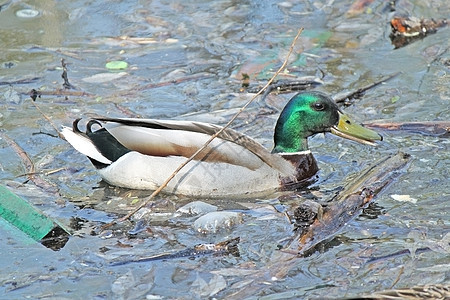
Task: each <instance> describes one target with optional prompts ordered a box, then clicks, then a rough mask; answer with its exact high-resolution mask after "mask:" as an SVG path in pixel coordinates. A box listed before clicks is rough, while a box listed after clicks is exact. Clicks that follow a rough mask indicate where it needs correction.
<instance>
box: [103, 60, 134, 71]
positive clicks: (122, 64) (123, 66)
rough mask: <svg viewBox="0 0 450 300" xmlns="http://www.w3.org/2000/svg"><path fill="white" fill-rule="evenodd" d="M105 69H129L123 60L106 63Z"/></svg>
mask: <svg viewBox="0 0 450 300" xmlns="http://www.w3.org/2000/svg"><path fill="white" fill-rule="evenodd" d="M105 67H106V68H107V69H108V70H124V69H126V68H128V63H127V62H126V61H123V60H113V61H110V62H108V63H106V65H105Z"/></svg>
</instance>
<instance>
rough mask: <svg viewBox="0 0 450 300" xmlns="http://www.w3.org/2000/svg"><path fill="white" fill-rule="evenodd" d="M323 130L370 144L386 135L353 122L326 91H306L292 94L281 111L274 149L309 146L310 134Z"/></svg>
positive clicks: (284, 150)
mask: <svg viewBox="0 0 450 300" xmlns="http://www.w3.org/2000/svg"><path fill="white" fill-rule="evenodd" d="M321 132H331V133H333V134H336V135H338V136H341V137H344V138H347V139H351V140H354V141H357V142H360V143H364V144H369V145H375V141H381V140H382V139H383V138H382V136H381V135H379V134H378V133H376V132H375V131H373V130H370V129H367V128H364V127H363V126H361V125H359V124H357V123H355V122H353V121H352V120H351V119H350V118H349V117H348V116H347V115H345V114H344V113H343V112H342V111H341V110H340V109H339V108H338V107H337V105H336V103H335V102H334V101H333V100H331V99H330V98H329V97H328V96H326V95H325V94H323V93H319V92H302V93H299V94H297V95H295V96H294V97H292V99H291V100H290V101H289V102H288V104H287V105H286V106H285V107H284V109H283V111H282V112H281V115H280V117H279V118H278V122H277V125H276V127H275V134H274V142H275V147H274V149H273V150H272V152H276V153H281V152H299V151H304V150H307V149H308V142H307V138H308V137H309V136H312V135H314V134H316V133H321Z"/></svg>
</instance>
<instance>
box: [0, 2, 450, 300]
mask: <svg viewBox="0 0 450 300" xmlns="http://www.w3.org/2000/svg"><path fill="white" fill-rule="evenodd" d="M351 4H352V3H351V1H338V2H336V1H329V2H325V1H315V2H314V1H311V2H309V1H284V2H276V1H244V2H239V1H213V2H211V1H189V2H182V3H179V2H175V1H139V2H135V1H108V2H98V3H96V2H92V1H49V0H48V1H28V2H18V1H11V2H8V1H3V2H0V6H1V10H0V44H1V46H2V51H1V52H0V82H1V85H0V99H1V100H0V124H1V130H2V132H3V133H4V134H6V135H7V136H9V137H10V138H11V139H13V140H14V141H15V142H16V143H17V144H18V145H20V146H21V147H22V148H23V149H24V150H25V152H26V153H27V154H28V155H29V157H30V158H31V159H32V161H33V162H34V163H35V165H36V167H37V169H38V170H39V171H42V172H48V171H52V170H56V169H59V168H64V169H63V170H60V171H58V172H55V173H51V174H49V175H44V176H43V178H44V179H45V180H46V181H48V182H49V183H51V184H53V185H54V186H56V187H57V188H58V191H59V193H53V192H50V191H48V190H43V189H41V188H39V187H36V186H35V185H34V184H33V183H30V182H26V183H24V182H25V181H26V177H25V176H24V173H25V172H26V170H25V168H24V166H23V162H22V160H21V159H20V158H19V157H18V156H17V155H16V152H15V151H14V150H13V149H12V148H11V147H10V146H8V144H7V143H6V142H5V141H4V140H2V139H0V158H1V159H0V169H1V173H0V182H1V183H2V184H4V185H7V186H9V187H11V188H12V189H13V190H14V192H15V193H17V194H18V195H21V196H23V197H24V198H26V199H27V200H29V201H30V202H31V203H33V204H34V205H35V206H37V207H38V208H40V209H41V210H43V211H44V212H45V213H47V214H48V215H49V216H51V217H53V218H56V219H58V220H60V222H61V223H62V224H64V225H66V226H67V227H69V228H71V229H72V230H73V232H74V235H73V236H72V237H71V238H70V240H69V242H68V243H67V245H66V246H65V247H64V248H63V249H62V250H60V251H58V252H53V251H51V250H49V249H47V248H45V247H43V246H42V245H40V244H36V243H34V242H33V241H30V240H27V239H26V238H25V237H24V236H22V235H21V233H20V232H17V231H15V230H13V229H12V228H10V227H8V226H7V225H6V224H3V223H0V224H2V225H1V227H0V228H1V237H0V243H1V246H0V249H1V256H0V257H1V258H0V269H1V272H0V286H1V295H2V296H0V297H1V298H9V299H11V298H24V297H30V298H50V299H53V298H55V299H56V298H58V299H61V298H62V297H66V298H70V299H81V298H89V299H103V298H106V299H110V298H117V299H122V298H123V299H142V298H145V296H146V295H151V296H155V297H163V298H186V299H187V298H207V297H210V296H214V297H217V298H222V297H226V296H228V297H229V296H230V295H232V293H234V292H235V291H237V290H240V289H241V288H242V287H245V284H246V279H247V278H248V277H247V275H248V274H251V273H252V272H256V271H261V270H264V268H265V266H266V265H267V264H268V263H269V262H270V261H271V257H273V254H274V253H275V252H276V251H277V250H276V249H277V245H279V244H283V240H284V239H285V238H288V237H290V236H292V226H291V224H289V222H288V221H287V219H286V218H285V216H284V214H283V213H282V212H280V211H283V209H289V207H290V205H293V204H295V203H296V202H298V201H299V199H298V198H294V199H291V200H286V199H284V200H279V199H282V198H278V196H279V194H276V195H268V196H267V197H265V198H258V199H246V200H239V201H238V200H235V199H223V200H214V199H210V200H208V199H205V201H206V202H208V203H210V204H213V205H216V206H218V208H219V209H220V210H233V211H238V212H242V213H243V214H244V218H243V223H242V224H236V225H234V226H232V227H231V228H229V229H224V230H221V231H219V232H217V233H214V234H206V235H205V234H199V233H197V232H195V231H194V230H193V228H192V226H191V224H192V223H193V222H194V220H195V219H196V218H195V217H186V216H180V215H178V214H176V213H175V212H176V209H177V208H179V207H180V206H182V205H184V204H186V203H188V202H190V201H192V199H187V198H183V197H175V196H170V197H168V196H164V195H162V196H159V197H158V199H157V206H156V208H155V213H154V214H152V215H151V217H150V218H149V224H147V225H148V226H147V227H146V229H145V230H144V231H141V232H139V233H137V234H135V235H129V234H127V232H128V230H130V229H132V228H133V224H131V223H126V224H123V225H120V226H116V227H114V228H113V229H111V230H106V231H100V230H98V228H99V225H101V224H102V223H105V222H109V221H111V220H113V219H114V218H116V217H117V216H118V215H117V214H119V215H121V214H123V213H124V212H126V211H128V210H129V209H130V207H132V206H133V205H136V203H138V202H139V199H141V198H143V197H144V196H146V195H147V194H148V193H147V192H142V191H141V192H139V191H129V190H123V189H118V188H113V187H109V186H107V185H105V184H104V183H101V182H100V178H99V176H98V175H97V174H96V172H95V170H94V169H93V167H92V166H91V165H90V163H89V161H88V160H87V159H86V158H85V157H83V156H82V155H81V154H79V153H78V152H76V151H74V150H73V149H72V148H71V147H70V146H69V145H68V144H67V143H65V142H64V141H63V140H61V139H59V138H57V137H55V134H56V133H55V131H54V130H53V128H52V127H51V126H50V125H49V123H48V121H46V120H45V119H44V118H43V117H42V116H41V115H40V114H39V112H38V111H37V109H36V108H35V107H34V105H33V104H32V103H31V100H30V98H29V97H28V96H27V95H26V93H28V92H29V91H30V90H31V89H39V90H42V91H54V90H56V89H59V88H62V79H61V73H62V69H61V62H60V61H61V58H64V59H65V61H66V62H67V63H68V76H69V81H70V83H71V84H73V85H74V86H76V87H77V88H78V90H77V91H84V92H87V93H89V94H90V95H89V96H85V97H79V96H69V97H67V98H65V97H57V96H43V97H42V98H38V99H37V105H39V107H40V108H41V110H42V111H43V112H44V113H45V114H46V115H47V116H49V117H50V118H51V119H52V121H53V122H54V123H55V124H56V125H57V126H61V125H70V124H71V122H72V120H73V119H75V118H77V117H80V116H88V115H89V114H102V115H105V114H106V115H110V116H143V117H149V118H187V117H189V118H191V119H197V120H202V121H208V122H211V123H218V124H223V123H225V122H226V121H227V120H228V119H229V118H230V117H231V115H232V114H233V112H234V111H235V110H234V109H236V108H239V107H240V106H242V105H243V104H244V103H245V101H246V100H248V99H249V96H248V95H246V94H242V93H239V89H240V87H241V81H240V77H239V76H240V74H241V73H245V72H248V73H251V72H252V71H255V72H256V71H258V73H257V74H255V75H254V76H253V74H251V75H252V80H253V82H254V81H255V78H257V79H259V80H264V79H267V78H269V77H270V76H271V75H272V74H273V71H274V70H276V69H277V68H278V67H279V66H280V65H281V63H282V61H283V59H284V57H285V55H286V53H287V50H288V48H289V45H290V43H291V41H292V39H293V37H294V36H295V34H296V32H297V29H298V27H301V26H303V27H305V32H304V33H303V35H302V37H301V39H300V40H299V42H298V46H297V49H296V50H295V51H294V52H295V53H294V55H293V57H292V59H291V62H290V64H289V66H288V73H286V74H285V75H284V76H285V78H295V76H306V75H309V76H318V77H320V78H322V80H323V82H324V84H323V85H322V86H320V87H318V88H317V89H318V90H321V91H325V92H327V93H329V94H331V95H333V94H338V93H340V92H343V91H351V90H354V89H357V88H359V87H362V86H365V85H367V84H369V83H371V82H374V81H376V80H378V79H380V78H382V77H384V76H386V75H388V74H392V73H395V72H398V71H401V72H402V73H401V74H400V75H398V76H397V77H395V78H394V79H393V80H391V81H389V82H387V83H386V84H383V85H381V86H378V87H376V88H373V89H370V90H369V91H368V92H367V93H366V94H365V96H364V97H363V99H361V100H357V102H356V103H355V104H354V105H352V106H350V107H348V108H346V111H347V112H349V113H351V114H353V115H354V116H356V118H357V119H358V120H360V121H364V122H366V121H373V120H380V121H384V122H391V121H396V122H407V121H408V122H409V121H439V120H440V121H442V120H447V121H448V120H449V100H450V91H449V86H450V80H449V78H450V77H449V75H448V73H449V71H450V69H449V64H450V63H449V62H450V52H449V46H450V44H449V40H450V39H449V37H450V35H449V31H448V29H446V28H444V29H441V30H440V31H438V32H437V33H436V34H433V35H430V36H428V37H426V38H425V39H423V40H420V41H418V42H416V43H414V44H411V45H409V46H407V47H404V48H400V49H398V50H395V51H394V50H393V46H392V45H391V44H390V41H389V38H388V35H389V25H388V22H389V19H390V18H391V17H392V16H393V14H394V13H392V12H390V11H389V9H388V8H387V7H386V5H387V4H386V3H385V1H375V2H374V3H372V4H371V5H370V6H369V7H368V8H366V9H364V11H363V12H361V13H358V14H356V15H354V16H350V15H349V14H348V13H347V12H348V10H349V8H350V5H351ZM22 9H32V10H34V11H37V12H39V15H38V16H37V17H34V18H23V17H18V16H17V12H18V11H20V10H22ZM397 12H398V13H406V12H407V13H409V14H414V15H415V16H418V17H425V18H435V19H440V18H445V17H448V16H449V15H450V5H449V4H448V3H446V1H425V2H423V1H401V3H399V4H398V5H397ZM301 51H303V55H299V53H300V52H301ZM111 60H124V61H127V62H128V64H129V68H128V69H127V70H125V71H123V72H125V73H123V74H122V73H120V74H119V72H112V71H108V70H107V69H106V68H105V63H106V62H108V61H111ZM98 74H100V75H98ZM111 74H112V76H115V77H117V78H116V79H112V78H111V77H108V76H111ZM96 76H97V77H96ZM99 78H100V79H101V80H100V79H99ZM8 82H9V83H10V84H8ZM262 82H263V83H264V81H262ZM289 97H290V95H270V96H269V97H268V99H267V102H268V103H269V104H270V105H271V107H277V108H280V107H282V106H283V105H284V103H286V101H287V100H288V99H289ZM261 109H266V107H265V105H264V103H259V104H254V105H252V107H251V108H250V109H249V110H248V112H247V113H246V114H245V116H243V117H240V118H239V119H238V121H237V122H236V124H235V127H236V128H238V129H239V130H240V131H243V132H245V133H247V134H249V135H251V136H253V137H255V138H257V139H258V140H259V141H261V142H262V143H263V144H264V145H266V146H267V147H270V146H271V132H272V128H273V126H274V122H275V120H276V117H277V113H276V112H275V113H271V114H264V115H259V117H258V118H256V119H255V114H256V113H257V112H258V110H261ZM213 112H217V113H213ZM248 120H252V121H251V122H249V123H248V124H246V123H245V122H246V121H248ZM383 135H384V136H385V141H384V142H383V143H382V145H381V146H379V147H377V148H370V147H367V146H362V145H359V144H355V143H352V142H349V141H344V140H341V139H338V138H335V137H332V136H329V135H327V136H325V137H324V136H323V135H320V136H316V137H314V138H313V139H312V140H311V142H310V147H311V149H312V151H313V152H314V154H315V156H316V158H317V159H318V161H319V163H320V166H321V173H320V174H321V180H320V182H319V183H318V184H316V186H315V187H316V188H317V190H316V191H314V193H315V195H317V196H318V197H321V196H323V197H324V198H325V197H326V195H327V194H329V193H333V192H334V190H335V189H336V188H338V187H340V186H342V184H343V183H344V182H346V181H348V180H350V179H351V178H352V176H354V175H355V174H357V173H358V172H359V171H360V170H361V169H362V168H364V167H365V166H367V165H368V164H370V163H373V162H374V161H376V160H377V159H379V158H381V157H383V156H385V155H387V154H389V153H394V152H396V151H397V150H398V149H401V150H403V151H405V152H408V153H410V154H411V155H412V156H413V160H412V163H411V164H410V165H409V166H408V168H407V170H406V172H405V174H403V175H402V177H401V179H400V180H399V181H397V182H395V183H394V184H392V185H391V186H389V188H388V189H387V190H386V191H385V192H384V193H383V194H382V195H380V196H379V197H377V199H376V200H375V204H374V205H373V206H371V209H368V210H366V211H365V213H364V214H363V215H361V216H360V217H358V218H357V219H356V220H354V221H352V222H350V223H349V224H347V226H345V227H344V229H343V230H342V231H341V232H340V233H339V235H338V236H337V237H336V238H335V239H333V240H332V241H330V242H329V243H328V244H327V245H326V247H325V249H324V251H322V252H316V253H314V254H312V255H311V256H309V257H307V258H299V259H297V260H295V264H296V265H295V266H294V267H292V269H291V270H290V271H289V273H288V275H287V276H286V277H285V278H283V279H281V280H278V281H273V280H271V278H262V279H261V280H260V282H259V284H260V286H261V288H260V289H258V292H257V293H256V294H255V295H254V296H255V297H262V298H263V299H266V298H267V299H269V298H270V299H279V298H289V297H291V298H314V297H317V298H322V297H324V296H327V297H337V298H339V297H344V296H356V295H360V294H362V293H371V292H374V291H379V290H383V289H388V288H391V287H394V288H399V287H410V286H413V285H419V284H428V283H430V284H444V283H446V284H449V282H450V279H449V275H450V273H449V270H450V261H449V259H448V257H449V252H448V251H449V249H448V242H447V246H446V248H445V247H444V248H442V249H441V250H439V249H436V248H433V249H434V250H433V251H430V252H425V253H422V254H418V255H416V256H414V257H412V256H411V255H403V256H399V257H393V258H387V259H382V260H379V261H378V262H374V263H370V264H366V262H367V260H368V259H367V257H379V256H384V255H387V254H390V253H394V252H396V251H400V250H404V249H414V248H417V247H423V246H430V245H431V244H432V243H433V242H436V241H439V240H441V239H443V237H444V235H445V234H447V233H448V232H449V229H450V222H449V221H450V217H449V211H450V205H449V203H450V202H449V193H448V186H449V180H448V178H449V177H450V176H449V173H448V165H449V142H448V137H434V136H427V135H423V134H420V133H414V132H401V131H397V132H393V131H389V132H388V131H386V132H383ZM391 195H404V196H405V197H400V198H398V197H397V198H396V199H397V200H395V199H394V198H395V197H394V198H393V197H391ZM406 196H409V197H406ZM411 198H412V199H413V200H411ZM398 199H409V201H406V202H400V201H398ZM237 236H240V237H241V243H240V245H239V250H240V256H239V257H234V256H231V255H230V256H223V257H213V256H205V257H199V258H196V259H186V258H180V259H175V260H165V261H157V262H148V263H133V264H128V265H123V266H116V267H113V266H110V265H109V262H110V261H111V260H112V259H116V258H118V257H120V256H121V255H132V256H133V257H141V256H150V255H155V254H159V253H162V252H170V251H176V250H182V249H184V248H186V247H192V246H194V245H196V244H200V243H217V242H220V241H223V240H226V239H229V238H233V237H237Z"/></svg>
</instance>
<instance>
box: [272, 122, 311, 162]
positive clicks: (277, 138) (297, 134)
mask: <svg viewBox="0 0 450 300" xmlns="http://www.w3.org/2000/svg"><path fill="white" fill-rule="evenodd" d="M282 117H283V116H281V118H280V119H279V120H278V122H277V125H276V127H275V134H274V144H275V146H274V148H273V150H272V153H294V152H300V151H306V150H308V140H307V137H308V135H307V134H305V133H304V130H303V128H302V126H301V125H299V124H301V122H299V120H297V119H296V117H295V116H294V117H293V116H292V115H291V117H290V118H289V119H287V120H284V118H282ZM297 117H298V116H297Z"/></svg>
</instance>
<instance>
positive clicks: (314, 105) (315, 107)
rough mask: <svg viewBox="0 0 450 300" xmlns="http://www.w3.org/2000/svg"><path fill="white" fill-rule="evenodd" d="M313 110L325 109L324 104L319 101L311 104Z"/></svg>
mask: <svg viewBox="0 0 450 300" xmlns="http://www.w3.org/2000/svg"><path fill="white" fill-rule="evenodd" d="M313 107H314V109H315V110H317V111H320V110H324V109H325V105H324V104H323V103H321V102H316V103H314V104H313Z"/></svg>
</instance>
